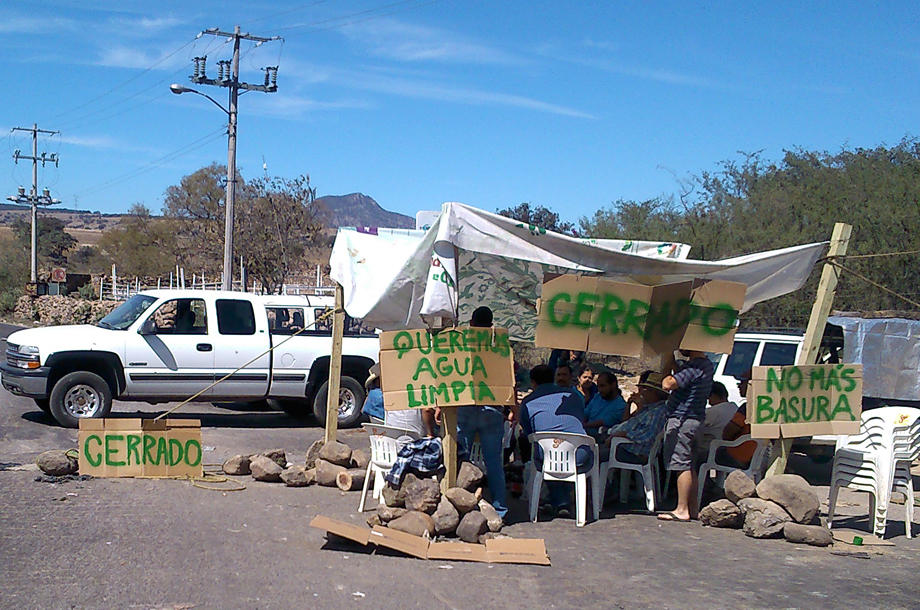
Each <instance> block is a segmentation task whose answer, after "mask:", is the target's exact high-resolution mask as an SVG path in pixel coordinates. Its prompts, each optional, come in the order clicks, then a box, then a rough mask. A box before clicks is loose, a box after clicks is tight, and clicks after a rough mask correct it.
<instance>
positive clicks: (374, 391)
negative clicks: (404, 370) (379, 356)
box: [361, 363, 386, 424]
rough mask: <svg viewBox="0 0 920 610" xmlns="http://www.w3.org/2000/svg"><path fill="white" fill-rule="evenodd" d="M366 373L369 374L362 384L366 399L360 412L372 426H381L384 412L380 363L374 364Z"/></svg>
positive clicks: (384, 417)
mask: <svg viewBox="0 0 920 610" xmlns="http://www.w3.org/2000/svg"><path fill="white" fill-rule="evenodd" d="M368 372H369V373H370V374H369V375H368V377H367V381H365V382H364V389H365V390H367V398H365V399H364V406H363V407H361V412H362V413H364V414H365V415H367V417H368V418H369V419H370V421H371V423H372V424H382V423H383V421H384V420H385V419H386V411H384V408H383V390H381V389H380V363H377V364H374V366H372V367H371V368H370V369H369V370H368Z"/></svg>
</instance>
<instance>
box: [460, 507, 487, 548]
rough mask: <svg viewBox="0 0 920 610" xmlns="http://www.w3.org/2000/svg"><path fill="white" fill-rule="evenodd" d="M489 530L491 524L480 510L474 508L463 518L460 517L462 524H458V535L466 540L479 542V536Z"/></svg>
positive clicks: (474, 542)
mask: <svg viewBox="0 0 920 610" xmlns="http://www.w3.org/2000/svg"><path fill="white" fill-rule="evenodd" d="M487 531H489V524H488V523H487V522H486V518H485V517H484V516H483V514H482V513H481V512H479V511H478V510H473V511H470V512H468V513H466V514H465V515H463V518H462V519H460V524H459V525H457V537H458V538H460V540H462V541H464V542H470V543H473V544H477V543H478V542H479V536H481V535H482V534H485V533H486V532H487Z"/></svg>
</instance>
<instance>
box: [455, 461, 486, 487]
mask: <svg viewBox="0 0 920 610" xmlns="http://www.w3.org/2000/svg"><path fill="white" fill-rule="evenodd" d="M483 476H484V475H483V473H482V470H480V469H479V467H478V466H476V464H473V463H472V462H463V463H462V464H460V470H459V471H458V472H457V487H460V488H462V489H465V490H467V491H474V490H475V489H476V488H477V487H479V485H480V484H481V483H482V479H483Z"/></svg>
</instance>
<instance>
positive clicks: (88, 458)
mask: <svg viewBox="0 0 920 610" xmlns="http://www.w3.org/2000/svg"><path fill="white" fill-rule="evenodd" d="M78 439H79V452H80V459H79V461H80V474H90V475H92V476H94V477H140V476H143V477H174V476H192V477H195V476H197V477H200V476H201V474H202V464H201V457H202V455H201V450H202V448H201V421H199V420H197V419H163V420H155V419H139V418H124V419H115V418H109V419H81V420H80V433H79V436H78Z"/></svg>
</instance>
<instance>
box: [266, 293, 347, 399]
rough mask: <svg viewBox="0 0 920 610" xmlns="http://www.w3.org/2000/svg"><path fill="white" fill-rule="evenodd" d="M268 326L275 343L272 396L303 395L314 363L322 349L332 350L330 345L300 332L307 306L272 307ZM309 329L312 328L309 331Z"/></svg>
mask: <svg viewBox="0 0 920 610" xmlns="http://www.w3.org/2000/svg"><path fill="white" fill-rule="evenodd" d="M267 313H268V329H269V333H270V334H271V338H272V345H274V346H276V347H275V351H274V355H273V356H272V381H271V387H270V388H269V396H271V397H273V398H303V397H304V394H305V392H306V387H307V377H308V376H309V374H310V365H311V364H312V363H313V361H314V360H315V359H316V357H317V355H318V352H322V353H325V354H329V350H330V348H331V341H330V343H329V345H322V346H320V345H317V343H323V342H322V341H318V342H317V341H315V340H313V338H312V337H307V336H303V335H298V336H296V337H294V336H292V335H293V334H294V333H296V332H298V331H301V332H302V331H303V328H304V324H305V319H306V318H305V316H304V308H303V307H281V306H276V307H269V308H267ZM307 332H309V331H307Z"/></svg>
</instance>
